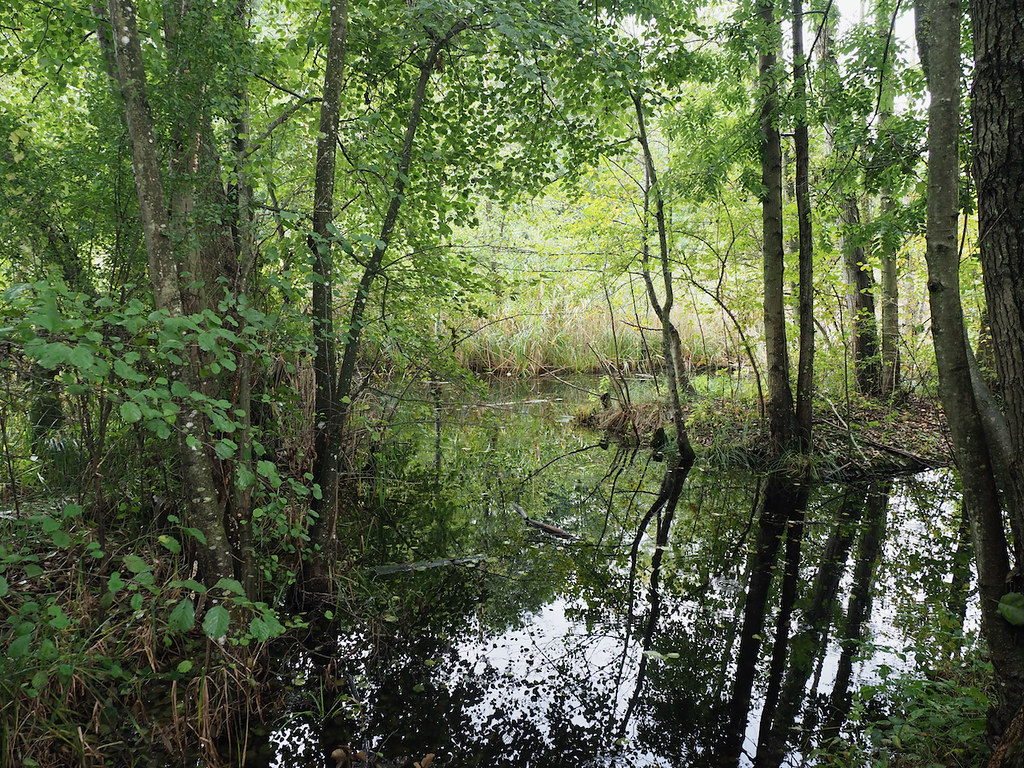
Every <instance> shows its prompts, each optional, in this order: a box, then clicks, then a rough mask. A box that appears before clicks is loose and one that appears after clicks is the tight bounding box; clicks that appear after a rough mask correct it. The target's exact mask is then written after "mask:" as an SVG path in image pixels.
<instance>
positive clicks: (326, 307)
mask: <svg viewBox="0 0 1024 768" xmlns="http://www.w3.org/2000/svg"><path fill="white" fill-rule="evenodd" d="M347 38H348V0H332V2H331V15H330V30H329V32H328V41H327V61H326V63H325V66H324V87H323V100H322V101H321V102H320V130H319V137H318V139H317V144H316V170H315V177H314V182H313V230H312V234H311V235H310V238H309V248H310V251H311V252H312V256H313V306H312V314H313V346H314V350H315V353H314V354H315V356H314V362H313V371H314V376H315V379H316V400H315V403H314V409H315V412H316V416H315V433H314V434H315V442H314V452H315V454H316V456H315V460H314V464H313V479H314V482H315V483H317V485H319V487H320V498H319V499H317V500H315V501H314V504H313V509H314V511H315V513H316V515H317V517H316V519H315V521H314V522H313V524H312V526H311V530H310V542H311V544H312V545H313V546H314V548H319V550H320V553H319V555H318V556H317V555H314V557H317V560H316V561H314V564H313V568H312V570H313V571H314V573H312V574H310V577H311V578H315V579H316V580H318V581H319V580H322V579H323V578H324V577H326V576H327V574H328V572H329V568H330V564H331V563H332V562H333V557H334V554H335V552H334V549H335V537H336V529H337V521H338V493H339V486H340V472H341V467H340V461H341V446H342V432H343V431H344V426H343V408H342V405H341V403H339V402H338V397H337V393H336V387H337V352H336V348H335V339H334V258H333V248H334V237H333V236H332V235H331V233H330V224H331V220H332V219H333V218H334V180H335V168H336V164H337V163H336V159H337V146H338V121H339V118H340V115H341V93H342V81H343V77H344V72H345V55H346V42H347ZM307 581H308V579H307ZM307 586H309V585H307ZM317 586H318V587H323V586H325V585H322V584H318V585H317Z"/></svg>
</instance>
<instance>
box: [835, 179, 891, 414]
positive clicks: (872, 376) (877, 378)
mask: <svg viewBox="0 0 1024 768" xmlns="http://www.w3.org/2000/svg"><path fill="white" fill-rule="evenodd" d="M840 208H841V216H842V220H843V264H844V266H845V268H846V270H845V271H846V301H847V307H848V309H849V311H850V322H851V340H852V343H853V366H854V371H855V376H856V380H857V389H858V390H860V392H861V393H863V394H865V395H869V396H871V397H878V396H880V395H881V394H882V386H881V378H882V368H881V357H880V355H879V349H878V323H877V322H876V320H875V278H874V274H873V273H872V271H871V266H870V264H868V261H867V258H866V257H865V254H864V248H863V247H861V246H860V245H858V244H857V241H856V238H855V236H854V231H855V230H856V229H857V228H858V227H859V226H860V222H861V218H860V206H858V205H857V200H856V198H854V197H853V195H850V194H844V195H843V198H842V200H841V202H840Z"/></svg>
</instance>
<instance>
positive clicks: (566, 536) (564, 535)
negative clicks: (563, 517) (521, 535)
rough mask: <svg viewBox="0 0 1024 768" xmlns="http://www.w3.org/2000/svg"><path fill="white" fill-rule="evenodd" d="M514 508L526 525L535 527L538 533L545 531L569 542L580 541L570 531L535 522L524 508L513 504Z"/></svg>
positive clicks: (538, 521)
mask: <svg viewBox="0 0 1024 768" xmlns="http://www.w3.org/2000/svg"><path fill="white" fill-rule="evenodd" d="M512 506H513V508H515V510H516V512H518V513H519V516H520V517H521V518H523V522H524V523H526V524H527V525H530V526H533V527H534V528H536V529H537V530H538V531H543V532H544V533H547V534H550V535H551V536H557V537H558V538H560V539H566V540H567V541H579V538H578V537H576V536H574V535H573V534H571V533H569V532H568V531H565V530H562V529H561V528H559V527H557V526H554V525H549V524H548V523H542V522H541V521H540V520H534V519H533V518H532V517H530V516H529V515H527V514H526V512H525V511H524V510H523V508H522V507H521V506H519V505H518V504H513V505H512Z"/></svg>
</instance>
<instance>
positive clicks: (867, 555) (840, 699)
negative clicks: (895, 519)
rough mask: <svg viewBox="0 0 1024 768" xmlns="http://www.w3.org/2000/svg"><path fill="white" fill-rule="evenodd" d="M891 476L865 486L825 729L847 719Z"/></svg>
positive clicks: (884, 526) (879, 551)
mask: <svg viewBox="0 0 1024 768" xmlns="http://www.w3.org/2000/svg"><path fill="white" fill-rule="evenodd" d="M891 491H892V482H891V481H890V480H884V481H878V482H873V483H871V485H870V486H869V487H868V490H867V499H866V502H865V507H864V530H863V533H862V534H861V540H860V549H859V550H858V552H857V564H856V565H855V566H854V571H853V590H852V592H851V593H850V602H849V603H848V604H847V606H846V628H845V630H844V632H843V642H842V654H841V655H840V657H839V668H838V670H837V671H836V681H835V684H834V685H833V686H832V695H831V697H830V698H829V709H830V712H829V717H828V721H827V723H826V725H825V730H827V731H835V730H837V729H838V728H839V726H840V725H842V723H843V721H844V720H846V715H847V714H848V713H849V711H850V703H851V698H850V679H851V677H852V675H853V655H854V653H855V652H856V651H857V649H858V648H859V647H860V641H861V639H862V637H863V635H864V624H865V622H866V621H867V620H868V618H869V617H870V616H871V595H872V592H873V587H874V582H875V565H876V563H877V562H878V559H879V557H880V556H881V553H882V544H883V542H884V541H885V529H886V512H887V507H888V501H889V494H890V492H891Z"/></svg>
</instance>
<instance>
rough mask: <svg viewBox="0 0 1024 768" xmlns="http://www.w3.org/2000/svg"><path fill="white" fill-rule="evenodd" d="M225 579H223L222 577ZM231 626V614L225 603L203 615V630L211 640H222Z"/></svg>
mask: <svg viewBox="0 0 1024 768" xmlns="http://www.w3.org/2000/svg"><path fill="white" fill-rule="evenodd" d="M222 581H223V579H222ZM229 626H231V614H230V613H228V610H227V608H225V607H224V606H223V605H215V606H213V607H212V608H211V609H210V610H208V611H207V612H206V616H204V617H203V632H205V633H206V636H207V637H208V638H210V639H211V640H220V639H221V638H222V637H224V635H226V634H227V633H228V627H229Z"/></svg>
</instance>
